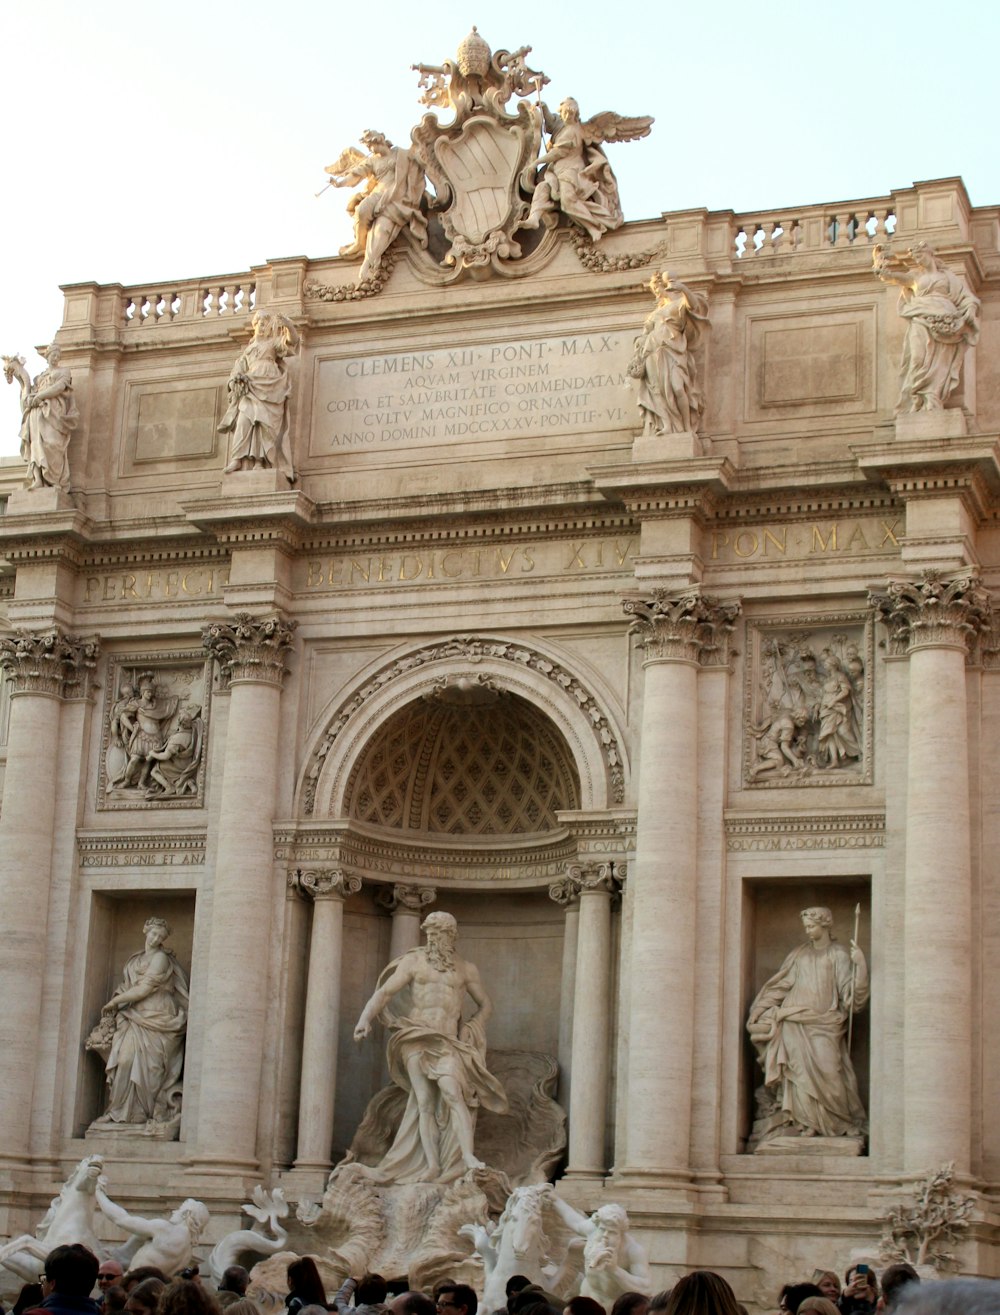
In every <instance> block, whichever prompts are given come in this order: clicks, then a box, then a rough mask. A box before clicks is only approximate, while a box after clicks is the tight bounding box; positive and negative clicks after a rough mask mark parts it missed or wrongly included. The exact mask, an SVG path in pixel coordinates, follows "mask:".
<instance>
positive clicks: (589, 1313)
mask: <svg viewBox="0 0 1000 1315" xmlns="http://www.w3.org/2000/svg"><path fill="white" fill-rule="evenodd" d="M563 1315H607V1312H606V1311H605V1309H604V1307H603V1306H602V1305H601V1303H600V1302H599V1301H595V1300H594V1298H593V1297H570V1299H569V1301H567V1303H566V1305H565V1307H564V1309H563Z"/></svg>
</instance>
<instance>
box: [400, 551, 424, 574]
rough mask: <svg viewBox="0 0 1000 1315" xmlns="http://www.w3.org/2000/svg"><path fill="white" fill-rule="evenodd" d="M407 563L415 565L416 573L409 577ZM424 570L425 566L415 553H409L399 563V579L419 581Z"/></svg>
mask: <svg viewBox="0 0 1000 1315" xmlns="http://www.w3.org/2000/svg"><path fill="white" fill-rule="evenodd" d="M407 562H413V563H414V571H413V574H412V575H407V573H406V563H407ZM423 569H424V564H423V562H422V561H421V559H420V558H419V557H418V556H417V555H416V554H415V553H407V555H406V556H405V557H404V558H403V559H402V561H401V562H400V563H399V578H400V580H417V579H419V578H420V574H421V572H422V571H423Z"/></svg>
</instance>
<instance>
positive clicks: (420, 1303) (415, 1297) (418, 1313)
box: [389, 1292, 437, 1315]
mask: <svg viewBox="0 0 1000 1315" xmlns="http://www.w3.org/2000/svg"><path fill="white" fill-rule="evenodd" d="M389 1310H390V1311H391V1312H392V1315H435V1312H436V1311H437V1307H436V1306H435V1305H434V1302H433V1300H432V1299H431V1298H430V1297H428V1296H427V1295H426V1294H425V1293H423V1292H401V1293H400V1294H399V1296H398V1297H393V1299H392V1301H390V1302H389Z"/></svg>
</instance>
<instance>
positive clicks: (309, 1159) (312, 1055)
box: [295, 868, 361, 1169]
mask: <svg viewBox="0 0 1000 1315" xmlns="http://www.w3.org/2000/svg"><path fill="white" fill-rule="evenodd" d="M299 889H300V890H302V891H303V892H305V893H307V894H309V895H311V896H312V900H313V920H312V936H311V937H310V940H309V978H308V981H307V983H306V1021H305V1027H304V1029H303V1036H302V1082H301V1085H300V1087H299V1142H298V1155H297V1156H296V1160H295V1167H296V1168H297V1169H329V1168H330V1166H331V1163H332V1161H331V1159H330V1148H331V1146H332V1144H333V1112H334V1103H335V1098H336V1091H337V1043H338V1040H339V1036H340V1027H339V1022H340V976H341V967H342V963H343V944H344V900H345V898H346V897H347V896H348V895H356V894H357V893H358V891H359V890H360V889H361V879H360V878H359V877H355V876H351V875H350V874H349V873H347V872H344V871H342V870H341V869H339V868H325V869H321V870H318V871H308V872H303V873H302V874H301V876H300V877H299Z"/></svg>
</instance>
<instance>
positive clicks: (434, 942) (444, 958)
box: [421, 910, 458, 969]
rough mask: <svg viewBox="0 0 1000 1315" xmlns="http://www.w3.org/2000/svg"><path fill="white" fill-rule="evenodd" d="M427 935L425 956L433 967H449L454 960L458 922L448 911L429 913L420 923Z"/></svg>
mask: <svg viewBox="0 0 1000 1315" xmlns="http://www.w3.org/2000/svg"><path fill="white" fill-rule="evenodd" d="M421 929H422V931H423V933H424V935H425V936H426V937H427V958H428V959H429V961H430V962H431V964H432V965H433V966H434V967H435V968H439V969H443V968H451V967H452V966H453V964H454V962H455V942H456V940H457V939H458V923H457V922H456V921H455V919H454V918H453V917H452V916H451V914H450V913H443V912H442V911H440V910H438V911H437V912H436V913H429V914H428V915H427V917H426V918H425V919H424V921H423V924H422V928H421Z"/></svg>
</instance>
